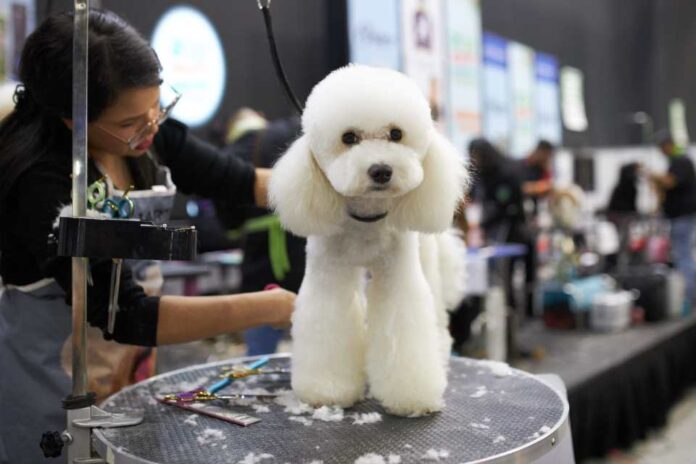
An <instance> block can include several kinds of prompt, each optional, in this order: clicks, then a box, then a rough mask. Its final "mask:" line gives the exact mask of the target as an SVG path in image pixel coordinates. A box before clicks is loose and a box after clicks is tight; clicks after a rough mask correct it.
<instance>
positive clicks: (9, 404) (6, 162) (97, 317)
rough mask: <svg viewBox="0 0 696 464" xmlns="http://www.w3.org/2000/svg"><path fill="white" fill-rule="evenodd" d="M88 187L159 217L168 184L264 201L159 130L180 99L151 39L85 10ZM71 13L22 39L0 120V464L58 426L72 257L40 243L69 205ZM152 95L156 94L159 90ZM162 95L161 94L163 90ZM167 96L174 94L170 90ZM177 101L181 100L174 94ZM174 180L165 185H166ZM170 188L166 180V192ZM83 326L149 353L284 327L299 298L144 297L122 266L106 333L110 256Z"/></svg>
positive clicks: (241, 172)
mask: <svg viewBox="0 0 696 464" xmlns="http://www.w3.org/2000/svg"><path fill="white" fill-rule="evenodd" d="M89 25H90V32H89V69H88V76H89V77H88V80H89V96H88V104H89V108H88V111H89V116H88V119H89V125H88V136H89V139H88V140H89V147H88V152H89V168H88V183H90V184H91V183H93V182H95V181H98V180H99V179H104V182H105V186H106V188H107V190H108V192H107V195H108V196H111V195H116V196H120V195H121V194H122V192H123V191H124V190H127V189H129V187H130V186H134V187H135V190H134V191H133V192H132V193H130V196H129V197H130V198H131V199H132V200H133V201H134V203H135V212H136V216H140V217H143V216H145V217H146V218H147V219H150V220H155V221H156V222H157V221H164V220H166V216H167V214H166V213H167V211H166V209H167V207H168V206H169V205H171V195H172V192H173V189H174V184H175V185H176V186H177V187H178V188H179V189H180V190H181V191H183V192H186V193H196V194H199V195H202V196H207V197H212V198H223V199H225V200H226V202H227V204H229V205H231V206H233V207H236V206H238V205H241V204H253V203H256V204H264V203H265V195H266V180H267V175H268V172H267V171H264V170H256V171H254V169H253V167H251V166H249V165H246V164H244V163H242V162H240V161H239V160H237V159H236V158H233V157H225V156H223V155H221V154H220V153H219V152H218V151H216V150H215V149H214V148H213V147H212V146H210V145H208V144H206V143H203V142H202V141H200V140H197V139H196V138H195V137H194V136H193V135H191V134H190V133H189V132H188V130H187V128H186V126H184V125H183V124H181V123H179V122H176V121H173V120H168V121H166V122H165V121H164V120H165V119H166V117H167V115H168V113H169V112H170V111H171V107H172V105H173V104H174V103H175V102H176V99H177V97H176V96H175V97H174V98H172V99H171V100H170V101H165V102H162V103H161V102H160V96H161V94H162V95H163V96H164V95H165V87H164V86H165V84H162V83H161V80H160V64H159V61H158V59H157V56H156V55H155V53H154V51H153V50H152V48H151V47H150V46H149V45H148V43H147V42H146V41H145V40H144V39H143V38H142V37H141V36H140V35H139V34H138V33H137V32H136V31H135V30H134V29H133V28H131V27H130V26H129V25H128V24H126V23H125V22H124V21H123V20H122V19H120V18H119V17H118V16H116V15H114V14H112V13H108V12H98V11H92V12H90V18H89ZM72 36H73V17H72V14H62V15H57V16H53V17H50V18H48V19H47V20H46V21H45V22H44V23H43V24H41V25H40V26H39V27H38V28H37V29H36V31H35V32H34V33H33V34H32V35H31V36H30V37H29V38H28V39H27V41H26V45H25V47H24V50H23V52H22V57H21V64H20V80H21V82H22V86H20V87H19V88H18V90H17V92H16V94H15V102H16V106H15V110H14V111H13V112H12V113H11V114H10V115H9V116H8V117H7V118H6V119H5V120H3V121H2V124H1V125H0V243H1V246H0V250H1V252H2V255H1V263H0V275H2V280H3V282H4V284H5V286H6V289H5V290H4V292H3V293H2V297H1V299H0V463H3V464H4V463H8V462H9V463H12V464H17V463H25V462H26V463H36V462H41V460H42V459H43V457H42V455H41V451H40V449H39V447H38V442H39V439H40V438H41V433H42V432H44V431H46V430H62V429H63V428H64V427H65V412H64V411H63V410H62V409H61V406H60V405H61V399H62V398H63V397H65V396H66V395H67V394H68V393H69V392H70V379H69V377H68V375H67V373H66V372H65V369H64V368H63V367H62V366H61V363H60V355H61V350H62V349H63V346H64V344H65V341H66V339H67V338H68V337H69V336H70V332H71V308H70V306H69V303H70V301H71V295H70V291H71V261H70V259H69V258H58V257H56V256H54V255H52V254H51V252H50V248H49V246H48V245H47V237H48V235H49V234H50V233H51V232H53V230H54V223H55V222H56V219H57V216H58V214H59V210H61V208H62V207H64V206H65V205H69V204H70V203H71V197H70V195H71V178H70V174H71V131H70V129H71V127H72V121H71V117H72V107H71V102H72ZM161 88H162V92H161ZM167 90H169V89H167ZM170 93H172V94H174V92H170ZM184 98H185V97H184ZM170 179H171V180H170ZM172 181H173V183H172ZM90 270H91V276H92V284H91V285H89V286H88V295H87V301H88V303H87V318H88V321H89V323H90V324H91V325H92V326H96V327H99V328H100V329H101V330H102V331H104V337H105V338H107V339H113V340H114V341H116V342H120V343H122V344H130V345H140V346H154V345H158V344H168V343H180V342H186V341H190V340H196V339H201V338H204V337H210V336H214V335H218V334H222V333H227V332H233V331H238V330H243V329H247V328H249V327H253V326H257V325H262V324H272V325H280V326H282V325H285V324H287V323H288V322H289V319H290V315H291V313H292V307H293V303H294V298H295V295H294V294H293V293H291V292H287V291H285V290H281V289H277V290H271V291H266V292H259V293H248V294H240V295H231V296H219V297H177V296H163V297H155V296H147V295H146V294H145V293H144V291H143V288H142V287H141V286H140V285H138V284H136V283H135V281H134V275H133V272H132V270H131V269H130V267H129V266H127V265H124V268H123V272H122V275H121V283H120V291H119V295H118V305H119V307H120V311H119V313H118V318H117V320H116V325H115V329H114V331H113V334H108V333H107V331H106V327H107V306H108V297H109V287H110V275H111V263H110V261H109V260H90Z"/></svg>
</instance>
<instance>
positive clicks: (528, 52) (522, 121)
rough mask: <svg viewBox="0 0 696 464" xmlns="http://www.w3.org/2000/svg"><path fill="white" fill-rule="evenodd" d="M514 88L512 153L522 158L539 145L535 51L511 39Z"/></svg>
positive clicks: (510, 76)
mask: <svg viewBox="0 0 696 464" xmlns="http://www.w3.org/2000/svg"><path fill="white" fill-rule="evenodd" d="M508 68H509V73H508V83H509V84H508V86H509V88H510V102H511V105H510V111H511V113H510V123H511V131H510V155H512V156H513V157H517V158H521V157H524V156H526V155H527V153H528V152H529V151H530V150H531V149H532V148H534V145H536V142H537V140H536V129H535V121H534V116H535V115H534V50H533V49H531V48H530V47H528V46H526V45H522V44H520V43H517V42H511V43H510V44H509V45H508Z"/></svg>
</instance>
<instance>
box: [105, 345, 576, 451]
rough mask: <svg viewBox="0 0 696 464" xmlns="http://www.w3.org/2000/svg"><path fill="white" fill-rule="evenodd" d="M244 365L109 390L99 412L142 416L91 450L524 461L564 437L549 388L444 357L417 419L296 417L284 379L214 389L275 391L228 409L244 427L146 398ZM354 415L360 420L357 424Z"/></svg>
mask: <svg viewBox="0 0 696 464" xmlns="http://www.w3.org/2000/svg"><path fill="white" fill-rule="evenodd" d="M251 359H255V358H239V359H231V360H227V361H223V362H218V363H211V364H203V365H198V366H192V367H189V368H186V369H181V370H178V371H173V372H170V373H166V374H162V375H159V376H157V377H153V378H152V379H149V380H146V381H143V382H141V383H138V384H136V385H133V386H131V387H128V388H126V389H124V390H122V391H120V392H118V393H116V394H115V395H113V396H112V397H110V398H109V399H108V400H107V401H106V402H105V403H104V404H103V405H102V406H103V407H104V409H106V410H110V411H122V412H123V411H133V410H138V409H139V410H144V413H145V419H144V421H143V422H142V423H141V424H140V425H137V426H133V427H128V428H118V429H96V430H95V431H94V435H93V437H94V438H93V442H94V446H95V449H96V450H97V452H98V453H99V454H100V455H101V456H102V457H104V458H106V460H107V462H110V463H117V464H123V463H167V464H178V463H182V464H184V463H185V464H196V463H206V464H218V463H219V464H222V463H242V464H255V463H261V464H272V463H292V464H305V463H307V464H319V463H320V462H321V463H323V464H333V463H352V462H356V461H357V462H358V463H360V464H369V463H382V464H398V463H411V462H423V461H428V460H431V461H438V460H441V461H444V462H456V463H507V462H510V463H512V462H514V463H528V462H533V461H534V460H536V459H538V458H540V457H542V456H544V455H545V454H547V453H549V452H551V451H552V450H553V448H554V446H555V445H556V444H557V443H559V442H560V441H561V440H562V439H563V438H565V437H566V434H568V433H569V430H568V428H569V426H568V404H567V402H566V400H565V398H564V397H563V396H562V395H561V394H559V393H558V392H557V391H556V390H555V389H553V388H551V387H550V386H549V385H547V384H546V383H544V382H543V381H541V380H539V379H538V378H536V377H534V376H532V375H530V374H527V373H525V372H523V371H519V370H516V369H509V368H508V369H507V371H506V369H500V367H501V366H500V365H493V364H490V363H488V362H486V361H476V360H471V359H466V358H452V360H451V363H450V371H449V385H448V387H447V392H446V396H445V401H446V406H445V408H444V409H443V411H442V412H440V413H437V414H433V415H430V416H426V417H420V418H402V417H395V416H390V415H388V414H386V413H385V412H384V410H383V409H382V408H381V407H380V406H379V404H378V403H376V402H375V401H374V400H371V399H367V400H365V401H363V402H360V403H358V404H356V405H355V406H354V407H352V408H349V409H346V410H345V411H334V417H333V419H334V421H327V419H330V418H331V417H327V416H326V415H322V414H321V413H317V412H314V411H313V410H312V409H311V408H305V409H309V410H308V411H305V412H303V413H302V414H299V413H300V412H301V411H299V410H296V409H295V410H293V409H292V408H288V407H287V405H288V404H289V401H291V400H292V399H293V398H294V397H293V396H292V393H291V392H290V391H289V389H290V382H289V380H290V378H289V377H290V376H289V374H274V375H270V376H265V377H250V378H247V379H243V380H237V381H235V382H233V384H232V385H231V386H230V387H228V388H227V389H225V390H223V391H222V392H220V394H224V393H227V392H240V391H245V392H253V391H254V390H255V389H256V392H257V393H259V392H261V393H262V392H265V391H269V392H275V393H278V392H280V393H281V398H283V400H277V401H270V402H269V401H268V400H265V401H263V402H261V401H257V402H255V403H253V404H241V405H239V404H237V405H234V406H230V407H232V408H234V410H235V411H238V412H243V413H246V414H249V415H252V416H256V417H259V418H261V419H262V421H261V422H259V423H257V424H253V425H251V426H249V427H240V426H236V425H233V424H229V423H227V422H222V421H219V420H216V419H214V418H210V417H207V416H200V415H194V414H192V413H191V412H189V411H185V410H182V409H180V408H177V407H174V406H170V405H164V404H161V403H159V402H157V401H156V400H155V399H154V396H155V395H156V394H161V393H163V392H167V393H171V392H177V391H184V390H190V389H193V388H195V387H198V386H201V385H206V386H207V385H210V384H211V383H212V382H214V381H215V380H216V378H217V375H218V374H219V373H220V372H221V368H222V367H223V366H231V365H234V364H239V363H240V362H247V361H249V360H251ZM289 363H290V358H289V356H287V355H277V356H274V357H272V359H271V361H270V363H269V364H268V365H267V366H266V367H267V368H273V367H285V368H287V367H289ZM503 367H507V366H505V365H503ZM404 388H408V385H405V386H404ZM281 403H282V404H281ZM300 409H301V408H300ZM341 413H342V414H343V418H342V419H340V414H341ZM367 413H373V414H372V415H370V416H368V415H366V414H367ZM374 413H376V414H374ZM336 414H337V415H336ZM378 417H379V420H378V421H376V422H372V421H370V420H369V419H370V418H372V419H373V420H374V419H376V418H378ZM336 419H340V420H336ZM359 419H362V421H363V422H366V423H362V424H359V423H356V422H360V420H359ZM377 455H379V456H377ZM360 458H362V459H360Z"/></svg>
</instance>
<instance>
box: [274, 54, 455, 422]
mask: <svg viewBox="0 0 696 464" xmlns="http://www.w3.org/2000/svg"><path fill="white" fill-rule="evenodd" d="M302 127H303V135H302V136H301V137H300V138H299V139H298V140H297V141H295V143H293V145H292V146H291V147H290V148H289V149H288V151H287V152H286V153H285V155H284V156H283V157H282V158H281V159H280V160H279V161H278V163H277V164H276V166H275V167H274V169H273V174H272V176H271V181H270V185H269V200H270V204H271V205H272V206H273V207H274V208H275V210H276V212H277V213H278V214H279V216H280V219H281V221H282V223H283V225H284V226H285V227H286V228H287V229H289V230H290V231H292V232H293V233H295V234H298V235H302V236H306V237H308V241H307V267H306V271H305V278H304V281H303V283H302V287H301V288H300V291H299V295H298V298H297V301H296V311H295V313H294V315H293V328H292V332H293V338H294V343H293V366H292V387H293V390H294V391H295V393H296V394H297V396H298V397H299V398H300V399H301V400H302V401H303V402H305V403H308V404H311V405H312V406H323V405H337V406H341V407H348V406H350V405H352V404H354V403H355V402H356V401H358V400H360V399H361V398H363V396H364V394H365V386H366V384H368V383H369V387H370V393H371V395H372V396H374V397H375V398H376V399H377V400H379V401H380V402H381V403H382V405H383V406H384V407H385V408H386V409H387V410H388V411H389V412H390V413H392V414H397V415H402V416H418V415H423V414H427V413H430V412H434V411H438V410H440V409H441V408H442V406H443V394H444V391H445V387H446V384H447V380H446V370H447V358H448V356H449V351H450V344H451V341H450V337H449V334H448V331H447V319H448V318H447V314H446V308H447V307H452V305H454V304H456V303H457V301H458V299H459V298H461V296H462V293H463V286H464V283H465V282H464V281H465V279H464V274H463V272H464V271H463V269H464V265H463V253H464V244H463V241H462V240H461V239H460V238H458V237H456V236H455V235H454V234H453V233H451V232H449V231H448V228H449V227H450V225H451V222H452V217H453V214H454V212H455V210H456V208H457V205H458V204H459V201H460V199H461V197H462V195H463V193H464V190H465V184H466V181H467V173H466V169H465V167H464V163H463V161H462V157H461V155H460V154H459V153H458V152H457V150H456V149H455V148H454V147H453V146H452V145H451V144H450V143H449V142H448V141H447V140H446V139H445V138H444V137H443V136H442V135H440V134H439V133H438V132H437V130H436V129H435V126H434V124H433V121H432V118H431V116H430V108H429V107H428V104H427V102H426V100H425V98H424V97H423V94H422V92H421V91H420V90H419V88H418V87H417V85H416V84H415V83H414V82H413V81H412V80H411V79H409V78H408V77H406V76H405V75H403V74H401V73H399V72H396V71H392V70H388V69H380V68H372V67H367V66H357V65H354V66H348V67H345V68H341V69H339V70H336V71H334V72H332V73H331V74H329V76H327V77H326V78H325V79H324V80H322V81H321V82H320V83H319V84H318V85H317V86H316V87H315V88H314V89H313V90H312V93H311V94H310V96H309V98H308V100H307V105H306V109H305V112H304V115H303V118H302ZM351 134H352V135H351ZM346 140H348V142H346ZM353 142H354V143H353ZM367 276H369V277H367Z"/></svg>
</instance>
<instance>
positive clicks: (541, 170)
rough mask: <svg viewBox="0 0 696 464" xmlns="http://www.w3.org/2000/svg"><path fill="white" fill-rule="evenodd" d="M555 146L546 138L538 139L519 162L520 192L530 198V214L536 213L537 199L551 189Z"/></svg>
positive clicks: (547, 193) (544, 195) (548, 192)
mask: <svg viewBox="0 0 696 464" xmlns="http://www.w3.org/2000/svg"><path fill="white" fill-rule="evenodd" d="M555 151H556V148H555V147H554V146H553V144H552V143H551V142H549V141H547V140H540V141H539V143H537V146H536V148H534V150H533V151H532V152H531V153H529V155H527V157H526V158H525V159H523V160H522V162H521V163H520V177H521V179H522V182H523V183H522V192H523V193H524V195H525V196H526V197H528V198H530V199H531V200H532V204H533V207H532V208H531V212H532V214H536V213H537V209H538V201H539V199H541V198H545V197H547V196H548V195H549V194H550V193H551V191H552V190H553V156H554V153H555Z"/></svg>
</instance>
